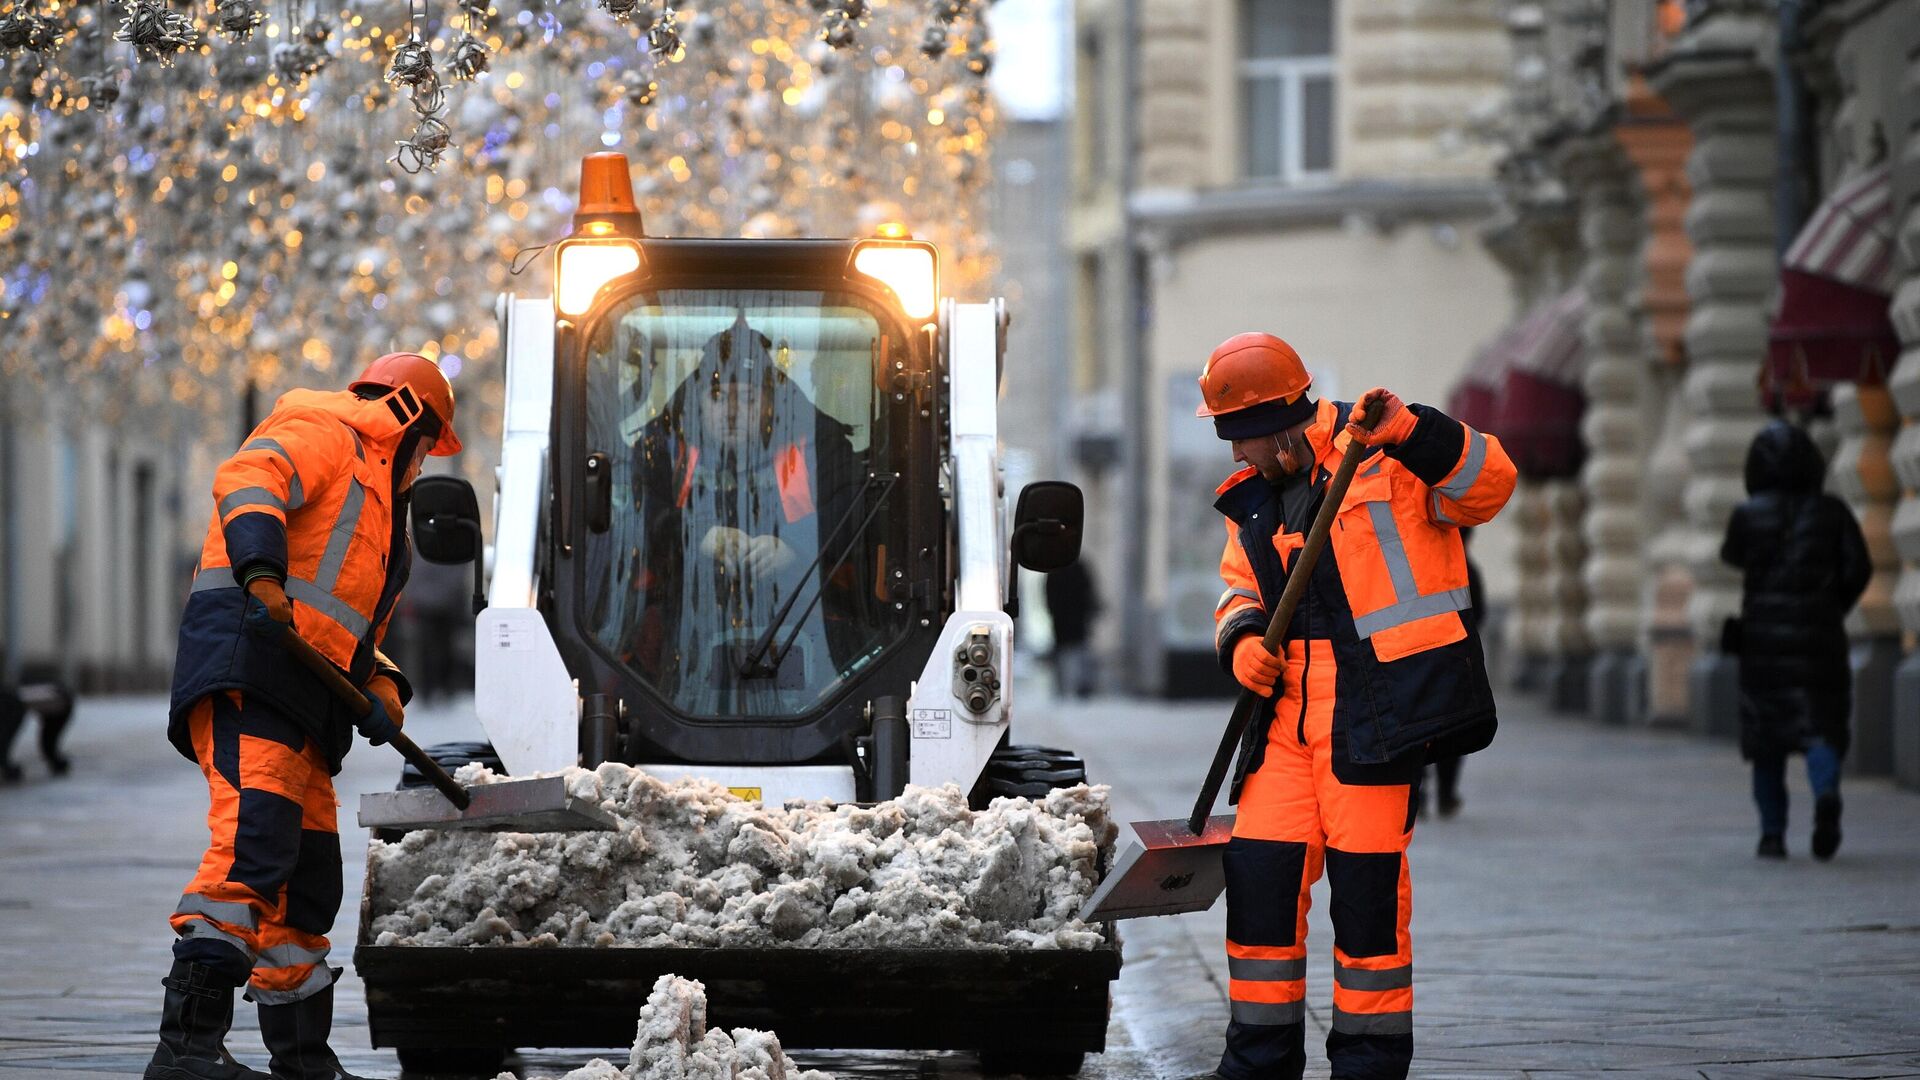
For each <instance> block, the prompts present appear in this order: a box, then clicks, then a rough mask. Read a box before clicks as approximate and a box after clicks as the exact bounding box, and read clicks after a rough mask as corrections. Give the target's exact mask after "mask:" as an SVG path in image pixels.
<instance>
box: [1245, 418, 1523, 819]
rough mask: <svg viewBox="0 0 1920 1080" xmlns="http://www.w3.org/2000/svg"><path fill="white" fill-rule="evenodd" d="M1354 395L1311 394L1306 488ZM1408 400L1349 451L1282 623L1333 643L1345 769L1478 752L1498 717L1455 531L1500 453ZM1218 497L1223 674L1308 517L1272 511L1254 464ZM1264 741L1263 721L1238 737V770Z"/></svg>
mask: <svg viewBox="0 0 1920 1080" xmlns="http://www.w3.org/2000/svg"><path fill="white" fill-rule="evenodd" d="M1351 408H1352V406H1350V405H1348V404H1345V403H1341V402H1334V401H1322V402H1320V405H1319V408H1318V410H1317V412H1316V415H1315V418H1314V422H1313V424H1312V425H1311V426H1310V427H1309V428H1308V429H1307V438H1308V440H1309V442H1310V443H1311V444H1312V446H1313V449H1314V453H1315V457H1316V461H1315V464H1314V466H1313V468H1314V482H1315V484H1317V485H1324V484H1325V483H1326V482H1327V480H1328V479H1329V478H1330V477H1331V476H1332V474H1333V472H1334V470H1336V469H1338V468H1339V464H1340V458H1341V455H1342V454H1344V453H1345V451H1346V447H1347V442H1348V437H1347V435H1346V433H1345V429H1346V422H1347V415H1348V413H1349V412H1350V411H1351ZM1408 408H1410V409H1412V410H1413V412H1414V414H1415V416H1416V417H1418V421H1417V423H1416V425H1415V427H1414V430H1413V434H1412V435H1411V436H1409V437H1408V438H1407V440H1406V441H1405V442H1404V443H1402V444H1401V445H1399V446H1396V447H1390V448H1386V449H1384V450H1379V449H1376V450H1373V451H1370V452H1369V453H1368V455H1367V456H1366V457H1365V458H1363V459H1362V460H1361V462H1360V465H1359V468H1358V470H1357V471H1356V472H1355V473H1354V478H1353V483H1352V485H1351V486H1350V487H1348V489H1347V494H1346V497H1345V498H1344V499H1343V500H1342V501H1341V503H1340V508H1339V511H1338V513H1337V515H1336V516H1335V518H1334V522H1333V531H1332V533H1331V534H1330V536H1329V538H1328V543H1327V550H1326V551H1325V552H1323V553H1322V554H1321V557H1320V561H1319V563H1318V564H1317V565H1316V566H1315V567H1314V570H1313V578H1312V581H1311V583H1310V586H1309V588H1308V590H1307V594H1306V597H1305V598H1304V599H1303V600H1302V602H1301V605H1300V609H1299V610H1298V611H1296V612H1295V613H1294V617H1293V622H1292V625H1290V626H1289V627H1288V628H1287V640H1289V641H1297V640H1303V639H1316V638H1317V639H1323V640H1327V641H1330V642H1331V643H1332V644H1333V652H1334V657H1335V662H1336V664H1337V670H1338V688H1337V690H1336V695H1335V701H1334V728H1335V731H1336V740H1335V742H1336V762H1335V766H1336V769H1341V768H1345V769H1346V770H1347V771H1348V772H1349V775H1352V776H1356V777H1357V776H1360V775H1362V773H1363V772H1364V770H1363V769H1355V768H1353V767H1354V766H1381V765H1387V764H1388V763H1393V762H1401V763H1404V762H1405V761H1406V760H1407V759H1409V758H1415V759H1417V758H1419V757H1420V755H1419V754H1415V753H1414V752H1415V751H1431V752H1434V753H1436V754H1438V753H1442V752H1446V753H1463V752H1468V751H1471V750H1477V749H1479V748H1480V747H1482V746H1485V745H1486V742H1487V741H1488V740H1489V739H1491V738H1492V736H1493V725H1494V722H1495V720H1494V708H1493V694H1492V690H1491V688H1490V686H1489V685H1488V681H1487V673H1486V665H1485V661H1484V659H1483V658H1482V656H1481V651H1480V639H1479V635H1478V634H1477V633H1476V632H1475V629H1474V626H1473V623H1472V622H1471V621H1470V620H1467V619H1463V618H1462V617H1461V614H1460V613H1461V612H1462V611H1464V610H1466V609H1467V608H1468V607H1469V606H1470V605H1471V601H1470V599H1469V597H1470V593H1469V590H1468V584H1467V556H1466V549H1465V547H1464V546H1463V545H1462V543H1461V539H1460V532H1459V530H1460V528H1462V527H1465V526H1472V525H1478V524H1480V523H1482V522H1485V521H1488V520H1490V519H1491V518H1492V517H1493V516H1494V515H1495V514H1496V513H1498V512H1499V510H1500V508H1501V507H1502V506H1504V505H1505V504H1506V501H1507V497H1508V496H1509V495H1511V494H1512V493H1513V484H1514V478H1515V471H1514V466H1513V461H1512V460H1511V459H1510V458H1508V457H1507V453H1506V451H1505V450H1503V449H1501V447H1500V440H1499V439H1497V438H1495V437H1493V436H1492V435H1488V434H1485V433H1483V432H1478V431H1475V430H1473V429H1472V428H1469V427H1467V426H1466V425H1464V424H1462V423H1460V422H1458V421H1456V420H1454V419H1452V418H1451V417H1449V416H1447V415H1446V414H1444V413H1442V412H1440V411H1439V410H1438V409H1434V408H1431V407H1429V406H1426V405H1409V406H1408ZM1216 494H1217V495H1218V496H1219V499H1218V501H1217V502H1216V503H1215V504H1214V505H1215V507H1216V508H1217V509H1219V510H1220V512H1221V513H1222V514H1224V515H1225V516H1226V518H1227V544H1226V550H1225V551H1224V552H1223V554H1222V555H1221V558H1220V576H1221V578H1222V579H1223V580H1224V582H1225V584H1226V591H1225V592H1224V593H1222V594H1221V596H1220V601H1219V603H1218V604H1217V605H1216V607H1215V610H1214V626H1215V637H1214V641H1215V644H1216V646H1217V647H1218V649H1219V653H1220V662H1221V665H1222V666H1223V667H1225V668H1226V669H1227V670H1228V671H1229V672H1231V671H1232V665H1233V647H1234V644H1235V643H1236V642H1237V641H1238V640H1239V639H1240V638H1241V637H1242V636H1244V635H1246V634H1260V633H1264V632H1265V631H1266V621H1267V615H1266V613H1267V611H1268V609H1269V606H1270V605H1272V604H1277V603H1278V602H1279V600H1280V593H1281V591H1282V590H1283V589H1284V588H1285V587H1286V580H1287V572H1288V569H1289V568H1290V567H1291V566H1292V562H1293V558H1294V556H1295V555H1296V554H1298V552H1299V551H1300V549H1301V548H1302V547H1304V546H1305V544H1306V533H1307V530H1308V529H1309V528H1310V527H1311V525H1312V520H1311V518H1310V517H1309V519H1308V520H1306V521H1286V522H1283V521H1281V520H1280V500H1279V499H1278V498H1277V497H1276V496H1275V494H1274V490H1273V488H1272V486H1271V485H1269V484H1268V483H1267V482H1266V481H1265V480H1263V479H1262V478H1261V477H1260V475H1259V472H1258V471H1257V470H1255V469H1253V468H1246V469H1242V470H1241V471H1240V472H1238V473H1236V474H1234V475H1233V476H1232V477H1230V478H1228V480H1227V481H1226V483H1224V484H1222V485H1220V488H1219V489H1218V491H1217V492H1216ZM1317 506H1318V500H1315V508H1316V509H1317ZM1264 747H1265V732H1264V730H1262V731H1260V732H1258V733H1257V739H1256V741H1255V742H1253V743H1251V744H1250V748H1251V750H1252V755H1251V757H1250V758H1249V760H1248V762H1247V768H1248V769H1251V768H1257V767H1258V764H1259V760H1258V758H1259V754H1260V752H1261V751H1262V750H1263V749H1264ZM1399 771H1404V770H1394V775H1396V776H1397V775H1398V772H1399ZM1349 782H1352V781H1349ZM1382 782H1395V783H1403V782H1405V779H1404V778H1401V779H1397V780H1395V779H1391V777H1386V776H1383V777H1382Z"/></svg>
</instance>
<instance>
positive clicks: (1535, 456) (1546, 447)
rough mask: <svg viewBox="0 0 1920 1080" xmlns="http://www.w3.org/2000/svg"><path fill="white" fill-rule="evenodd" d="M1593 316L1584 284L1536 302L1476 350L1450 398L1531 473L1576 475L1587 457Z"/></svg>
mask: <svg viewBox="0 0 1920 1080" xmlns="http://www.w3.org/2000/svg"><path fill="white" fill-rule="evenodd" d="M1586 314H1587V295H1586V291H1585V290H1584V289H1581V288H1579V287H1575V288H1571V289H1568V290H1567V291H1565V292H1563V293H1561V294H1560V295H1558V296H1555V297H1553V298H1551V299H1549V300H1543V301H1541V302H1540V303H1537V304H1535V305H1534V306H1533V307H1531V308H1529V309H1528V310H1527V313H1526V314H1525V315H1523V316H1521V317H1520V319H1519V320H1517V321H1516V322H1514V323H1513V325H1511V326H1509V327H1508V328H1507V329H1505V330H1503V331H1501V332H1500V334H1499V335H1497V336H1496V337H1495V338H1494V339H1493V340H1492V341H1490V342H1488V343H1487V344H1486V345H1485V346H1483V347H1482V348H1481V349H1480V351H1479V352H1477V353H1475V354H1474V357H1473V359H1472V360H1471V361H1470V362H1469V363H1468V365H1467V369H1466V370H1465V371H1464V372H1462V373H1461V377H1460V381H1459V382H1458V383H1456V384H1455V386H1454V390H1453V393H1452V394H1451V395H1450V396H1449V398H1448V409H1449V412H1450V413H1451V414H1452V415H1453V416H1454V417H1455V418H1456V419H1458V420H1460V421H1462V422H1463V423H1465V424H1467V425H1469V426H1471V427H1474V428H1478V429H1479V430H1482V431H1489V432H1492V433H1493V434H1495V435H1498V436H1499V437H1500V440H1501V442H1502V443H1503V444H1504V445H1505V446H1506V448H1507V452H1508V453H1509V454H1510V455H1512V457H1513V459H1514V462H1515V463H1516V464H1517V465H1518V466H1519V467H1520V469H1521V471H1522V472H1524V473H1526V474H1528V475H1530V476H1535V477H1560V476H1571V475H1573V474H1574V473H1576V472H1577V471H1578V470H1579V468H1580V463H1581V462H1582V460H1584V458H1585V449H1586V448H1585V444H1584V443H1583V442H1582V440H1581V437H1580V419H1581V416H1582V415H1583V414H1584V413H1585V411H1586V395H1585V393H1584V392H1583V390H1582V388H1581V379H1582V377H1583V376H1584V375H1585V373H1586V357H1587V349H1586V338H1585V336H1584V333H1583V331H1582V328H1581V323H1582V322H1583V321H1584V320H1585V319H1586Z"/></svg>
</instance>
